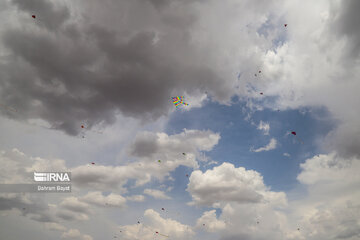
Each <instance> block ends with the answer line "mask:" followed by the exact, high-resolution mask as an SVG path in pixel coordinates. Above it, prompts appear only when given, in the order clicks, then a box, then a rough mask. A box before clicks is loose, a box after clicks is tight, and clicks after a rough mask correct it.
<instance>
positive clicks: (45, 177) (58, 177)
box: [34, 172, 71, 182]
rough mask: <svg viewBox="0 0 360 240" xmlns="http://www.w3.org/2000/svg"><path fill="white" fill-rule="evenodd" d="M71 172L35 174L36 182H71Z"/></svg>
mask: <svg viewBox="0 0 360 240" xmlns="http://www.w3.org/2000/svg"><path fill="white" fill-rule="evenodd" d="M70 175H71V174H70V173H69V172H41V173H38V172H34V180H35V182H70Z"/></svg>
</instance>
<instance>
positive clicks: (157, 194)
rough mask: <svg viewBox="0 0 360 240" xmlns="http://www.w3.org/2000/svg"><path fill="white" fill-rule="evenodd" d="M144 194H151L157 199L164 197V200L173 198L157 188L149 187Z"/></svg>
mask: <svg viewBox="0 0 360 240" xmlns="http://www.w3.org/2000/svg"><path fill="white" fill-rule="evenodd" d="M144 194H146V195H149V196H151V197H153V198H155V199H162V200H166V199H171V197H169V196H167V195H166V194H165V192H163V191H160V190H156V189H148V188H147V189H145V190H144Z"/></svg>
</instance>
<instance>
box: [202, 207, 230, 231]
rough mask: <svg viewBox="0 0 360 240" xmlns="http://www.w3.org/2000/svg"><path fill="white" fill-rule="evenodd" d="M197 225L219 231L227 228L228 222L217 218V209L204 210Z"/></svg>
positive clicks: (207, 229) (208, 229)
mask: <svg viewBox="0 0 360 240" xmlns="http://www.w3.org/2000/svg"><path fill="white" fill-rule="evenodd" d="M196 227H198V228H202V229H205V230H206V231H208V232H217V231H220V230H223V229H225V227H226V223H225V222H224V221H220V220H218V219H217V218H216V210H211V211H207V212H204V213H203V215H202V216H201V217H200V218H199V219H198V220H197V221H196Z"/></svg>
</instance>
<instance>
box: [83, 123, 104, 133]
mask: <svg viewBox="0 0 360 240" xmlns="http://www.w3.org/2000/svg"><path fill="white" fill-rule="evenodd" d="M81 128H83V129H86V130H89V131H90V132H94V133H99V134H102V132H100V131H94V130H90V129H89V128H87V127H85V126H84V125H81Z"/></svg>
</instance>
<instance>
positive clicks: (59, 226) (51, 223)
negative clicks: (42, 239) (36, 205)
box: [45, 222, 66, 232]
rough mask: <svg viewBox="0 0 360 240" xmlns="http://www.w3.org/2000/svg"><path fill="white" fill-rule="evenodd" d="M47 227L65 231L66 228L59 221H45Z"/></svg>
mask: <svg viewBox="0 0 360 240" xmlns="http://www.w3.org/2000/svg"><path fill="white" fill-rule="evenodd" d="M45 227H46V229H49V230H53V231H61V232H64V231H65V230H66V227H64V226H63V225H61V224H59V223H54V222H48V223H45Z"/></svg>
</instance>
